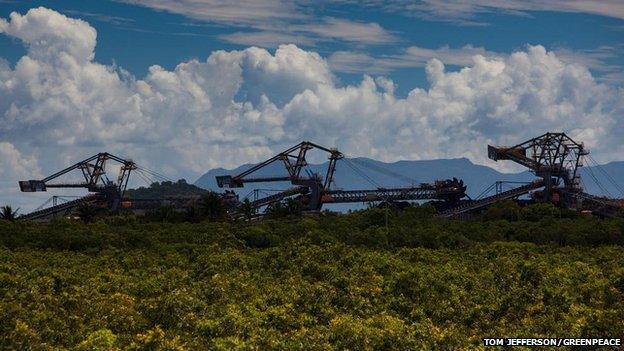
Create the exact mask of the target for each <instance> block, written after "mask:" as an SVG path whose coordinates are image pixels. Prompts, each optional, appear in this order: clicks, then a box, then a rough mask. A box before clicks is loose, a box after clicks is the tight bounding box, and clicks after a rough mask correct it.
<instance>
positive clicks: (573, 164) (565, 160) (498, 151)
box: [488, 133, 589, 201]
mask: <svg viewBox="0 0 624 351" xmlns="http://www.w3.org/2000/svg"><path fill="white" fill-rule="evenodd" d="M587 154H589V151H587V150H586V149H585V147H584V145H583V144H582V143H577V142H576V141H574V140H572V138H570V137H569V136H568V135H566V134H565V133H546V134H543V135H541V136H539V137H537V138H533V139H530V140H527V141H525V142H523V143H521V144H518V145H515V146H511V147H507V146H498V147H497V146H492V145H488V157H489V158H490V159H492V160H494V161H498V160H511V161H514V162H516V163H518V164H521V165H523V166H525V167H527V168H528V169H530V170H531V171H532V172H533V173H535V175H536V176H538V177H540V178H542V179H543V180H544V187H545V189H544V192H543V194H544V201H550V200H551V195H552V192H553V189H554V188H555V187H563V188H565V189H567V190H582V189H581V186H580V175H579V172H578V169H579V167H581V166H582V163H581V161H582V157H583V156H585V155H587Z"/></svg>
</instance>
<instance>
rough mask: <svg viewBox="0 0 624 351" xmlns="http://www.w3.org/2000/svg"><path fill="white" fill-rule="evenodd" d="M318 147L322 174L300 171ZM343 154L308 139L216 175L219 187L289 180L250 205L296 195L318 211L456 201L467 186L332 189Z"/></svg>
mask: <svg viewBox="0 0 624 351" xmlns="http://www.w3.org/2000/svg"><path fill="white" fill-rule="evenodd" d="M312 149H318V150H321V151H324V152H326V153H328V154H329V162H328V166H327V170H326V172H325V177H322V176H321V175H319V174H308V175H304V174H302V169H303V168H304V167H305V166H307V165H308V162H307V160H306V154H307V152H308V151H309V150H312ZM344 158H345V156H344V155H343V154H342V153H341V152H340V151H338V150H337V149H335V148H334V149H330V148H326V147H323V146H320V145H318V144H314V143H311V142H308V141H304V142H302V143H299V144H297V145H295V146H293V147H291V148H289V149H287V150H285V151H283V152H281V153H279V154H277V155H275V156H273V157H272V158H270V159H268V160H266V161H264V162H261V163H258V164H257V165H255V166H253V167H251V168H250V169H248V170H246V171H244V172H242V173H240V174H237V175H223V176H217V177H216V180H217V185H218V186H219V187H229V188H240V187H243V186H244V184H246V183H254V182H280V181H288V182H290V183H291V184H292V185H293V187H291V188H289V189H286V190H284V191H281V192H278V193H276V194H272V195H270V196H267V197H264V198H260V199H255V200H254V201H252V202H251V206H252V207H253V208H255V209H256V210H257V209H259V208H261V207H264V206H270V205H272V204H274V203H277V202H280V201H283V200H285V199H287V198H296V199H297V200H298V201H299V203H300V205H301V209H302V210H303V211H318V210H320V209H321V208H322V206H323V205H324V204H331V203H356V202H387V203H392V202H396V201H412V200H443V201H446V202H452V203H455V202H458V201H459V200H460V199H461V198H463V197H464V196H466V194H465V192H466V186H465V185H464V183H463V181H461V180H458V179H455V178H454V179H448V180H444V181H436V182H434V183H432V184H429V183H423V184H420V185H419V186H410V187H405V188H377V189H362V190H338V189H331V186H332V184H333V177H334V173H335V171H336V166H337V162H338V161H339V160H341V159H344ZM274 162H282V163H283V165H284V167H285V169H286V173H287V175H285V176H273V177H251V175H252V174H253V173H254V172H257V171H259V170H261V169H262V168H264V167H266V166H268V165H269V164H272V163H274ZM230 203H231V205H232V206H231V207H232V208H231V211H230V212H231V214H233V215H234V216H236V215H237V213H238V212H239V208H240V205H241V203H240V202H238V201H234V202H230Z"/></svg>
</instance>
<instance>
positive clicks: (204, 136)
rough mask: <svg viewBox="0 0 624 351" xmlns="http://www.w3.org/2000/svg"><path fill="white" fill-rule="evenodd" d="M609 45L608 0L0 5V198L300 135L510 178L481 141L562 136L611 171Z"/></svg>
mask: <svg viewBox="0 0 624 351" xmlns="http://www.w3.org/2000/svg"><path fill="white" fill-rule="evenodd" d="M623 38H624V5H622V1H621V0H587V1H574V2H572V1H564V0H550V1H537V0H524V1H520V0H504V1H502V0H471V1H459V0H455V1H434V0H426V1H405V0H390V1H378V0H365V1H351V0H334V1H320V2H319V1H309V0H298V1H285V0H230V1H225V0H177V1H173V0H118V1H104V0H98V1H84V0H83V1H58V0H57V1H13V0H0V200H3V199H7V200H5V201H0V203H2V202H10V203H14V204H15V205H16V206H22V207H24V206H26V207H31V208H32V205H33V204H34V203H35V202H38V201H39V200H40V199H37V198H36V197H35V196H34V195H33V196H32V197H28V198H26V197H24V196H23V194H20V193H19V192H18V190H17V187H16V182H17V180H21V179H29V178H30V179H32V178H35V177H42V176H44V175H47V174H51V173H52V172H54V171H56V170H59V169H60V168H62V167H63V166H67V165H70V164H72V163H73V162H76V161H78V160H81V159H84V158H86V157H88V156H90V155H92V154H95V153H97V152H102V151H107V152H111V153H113V154H117V155H120V156H123V157H128V158H132V159H134V160H135V161H137V162H138V163H139V164H141V165H143V166H145V167H147V168H150V169H153V170H156V171H158V172H160V173H164V174H166V175H168V176H169V177H171V178H186V179H189V180H191V181H193V180H195V179H197V177H199V176H200V175H202V174H203V173H205V172H206V171H207V170H209V169H211V168H216V167H226V168H233V167H236V166H238V165H240V164H244V163H252V162H258V161H261V160H263V159H266V158H267V157H270V156H272V155H273V154H275V153H276V152H279V151H281V150H283V149H286V148H288V147H289V146H291V145H294V144H296V143H298V142H300V141H301V140H310V141H314V142H316V143H318V144H321V145H326V146H328V147H338V148H339V149H340V150H341V151H343V152H344V153H346V154H347V155H350V156H364V157H371V158H375V159H378V160H382V161H398V160H401V159H415V160H420V159H435V158H455V157H467V158H469V159H470V160H472V161H473V162H475V163H478V164H483V165H488V166H491V167H496V168H498V169H499V170H503V171H509V170H510V169H504V168H501V167H505V165H503V164H502V163H493V162H491V161H490V160H488V159H487V154H486V151H485V147H486V145H488V144H499V145H501V144H508V143H515V142H520V141H522V140H526V139H528V138H530V137H534V136H536V135H541V134H542V133H544V132H546V131H564V132H567V133H569V134H570V135H571V136H572V137H573V138H575V139H577V140H579V141H582V142H585V144H586V146H587V147H588V148H589V149H590V150H591V152H592V155H593V156H594V158H595V159H597V160H598V161H599V162H609V161H614V160H622V156H621V155H622V154H624V143H622V140H624V139H623V138H624V73H623V72H622V66H624V55H622V53H623V51H624V41H623V40H622V39H623ZM315 161H316V160H315ZM318 161H320V160H318ZM43 195H45V196H49V194H43ZM43 195H42V196H43ZM32 199H35V200H32Z"/></svg>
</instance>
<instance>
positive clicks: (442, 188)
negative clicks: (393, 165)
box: [19, 133, 624, 219]
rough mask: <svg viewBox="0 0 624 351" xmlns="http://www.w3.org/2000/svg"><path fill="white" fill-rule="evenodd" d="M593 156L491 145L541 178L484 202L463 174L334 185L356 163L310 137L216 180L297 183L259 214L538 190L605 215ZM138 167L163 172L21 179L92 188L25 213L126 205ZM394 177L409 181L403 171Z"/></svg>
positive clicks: (568, 143)
mask: <svg viewBox="0 0 624 351" xmlns="http://www.w3.org/2000/svg"><path fill="white" fill-rule="evenodd" d="M312 150H319V151H322V152H324V153H325V154H327V155H328V160H329V162H328V164H327V169H326V170H325V172H324V175H321V174H317V173H312V172H310V171H309V170H307V169H306V171H305V172H304V168H306V167H307V166H308V161H307V159H306V156H308V153H309V152H310V151H312ZM588 154H589V152H588V151H587V150H586V149H585V147H584V145H583V144H582V143H578V142H576V141H574V140H573V139H572V138H570V137H569V136H568V135H566V134H565V133H545V134H543V135H541V136H539V137H536V138H532V139H530V140H527V141H525V142H523V143H520V144H517V145H514V146H492V145H488V157H489V158H490V159H492V160H494V161H500V160H510V161H514V162H516V163H518V164H520V165H522V166H524V167H527V168H528V169H529V170H530V171H532V172H533V173H534V174H535V175H536V179H535V180H533V181H532V182H529V183H528V184H527V183H524V184H523V185H521V186H517V187H515V188H512V189H510V190H507V191H502V188H501V186H500V185H499V184H498V183H497V187H496V189H497V191H496V194H495V195H492V196H489V197H485V198H480V199H477V200H470V199H468V200H466V199H465V197H466V186H465V185H464V183H463V181H462V180H459V179H457V178H451V179H446V180H438V181H435V182H433V183H421V184H419V185H411V186H408V187H395V188H383V187H379V186H378V185H376V184H375V186H376V188H374V189H358V190H342V189H334V188H332V187H333V185H334V175H335V172H336V167H337V165H338V161H340V160H343V159H344V161H345V162H347V164H348V165H349V166H350V167H352V168H353V167H354V165H353V164H351V163H350V161H349V159H348V158H346V157H345V155H344V154H343V153H341V152H340V151H338V150H337V149H335V148H326V147H323V146H320V145H318V144H315V143H312V142H309V141H304V142H301V143H299V144H297V145H295V146H293V147H291V148H289V149H287V150H284V151H283V152H280V153H279V154H277V155H275V156H273V157H271V158H270V159H268V160H266V161H264V162H261V163H258V164H256V165H254V166H252V167H251V168H249V169H248V170H246V171H244V172H242V173H240V174H236V175H220V176H217V177H216V181H217V185H218V186H219V187H220V188H224V187H227V188H241V187H244V186H245V184H249V183H264V182H289V183H290V187H289V188H287V189H283V190H279V191H278V192H277V193H274V194H272V195H268V196H265V197H262V198H258V197H257V196H256V198H255V199H254V200H253V201H250V202H249V203H247V204H246V205H245V206H246V208H248V207H249V205H251V207H252V208H253V209H254V210H255V211H257V210H259V209H261V208H268V207H270V206H273V205H275V204H277V203H279V202H282V201H285V200H286V199H292V200H295V201H297V203H298V204H299V205H300V208H301V210H303V211H307V212H316V211H319V210H321V208H322V207H323V205H324V204H337V203H358V202H369V203H370V202H377V203H380V202H381V203H386V204H388V203H393V202H405V201H415V200H435V201H437V203H438V204H440V206H439V208H440V209H441V211H440V212H439V213H438V216H439V217H458V216H462V215H463V214H467V213H470V212H475V211H479V210H482V209H483V208H486V207H487V206H490V205H491V204H493V203H495V202H496V201H500V200H504V199H517V198H518V197H520V196H523V195H526V194H531V195H532V197H533V199H534V200H535V201H541V202H552V203H555V204H556V205H558V206H561V207H564V208H573V209H577V210H589V211H592V212H594V213H597V214H600V215H604V216H608V215H613V214H614V213H616V212H620V211H622V208H623V207H624V206H623V205H622V204H623V203H624V202H622V201H616V200H612V199H607V198H602V197H598V196H594V195H590V194H587V193H585V192H584V191H583V189H582V187H581V184H582V183H581V179H580V174H579V169H580V167H581V166H582V159H583V157H584V156H586V155H588ZM109 160H110V161H114V162H117V163H119V164H121V167H120V170H119V174H118V176H117V179H116V181H111V180H109V179H108V178H107V176H106V164H107V161H109ZM273 163H281V164H282V166H283V167H284V169H285V171H286V175H283V176H254V175H255V174H257V172H259V171H260V170H261V169H263V168H265V167H267V166H269V165H271V164H273ZM134 170H137V171H136V172H138V174H139V175H142V174H143V173H142V171H148V172H149V173H151V174H155V175H159V174H158V173H157V172H153V171H149V170H146V169H144V168H141V167H138V166H137V165H136V164H135V163H134V162H133V161H131V160H126V159H123V158H121V157H117V156H115V155H112V154H109V153H99V154H96V155H93V156H91V157H89V158H87V159H84V160H82V161H80V162H77V163H75V164H74V165H72V166H70V167H67V168H65V169H63V170H61V171H59V172H56V173H54V174H52V175H50V176H48V177H46V178H43V179H40V180H27V181H20V182H19V186H20V189H21V191H23V192H39V191H46V190H47V189H48V188H84V189H87V190H88V191H89V192H91V194H89V195H87V196H84V197H82V198H78V199H75V200H71V201H67V202H64V203H61V204H56V203H55V204H54V205H53V206H52V207H49V208H45V209H37V210H35V211H34V212H32V213H30V214H27V215H25V216H23V218H27V219H40V218H49V217H52V216H55V215H58V214H68V213H71V212H72V211H74V210H75V209H76V208H77V207H78V206H79V205H81V204H84V203H91V204H95V205H98V206H100V207H105V208H108V209H111V210H116V209H118V208H120V206H121V205H122V199H123V196H124V193H125V190H126V188H127V186H128V180H129V178H130V174H131V172H133V171H134ZM354 170H355V171H357V173H360V175H362V176H363V177H365V178H368V176H367V175H366V174H365V173H363V172H361V171H360V170H358V169H356V168H354ZM75 171H79V172H80V174H81V176H82V179H83V181H80V182H75V183H69V182H60V183H56V182H54V180H59V178H61V177H62V176H63V175H65V174H68V173H70V172H75ZM394 175H395V176H400V177H402V178H408V177H407V176H406V175H404V174H394ZM369 181H370V179H369ZM256 195H257V192H256ZM222 198H223V202H224V203H226V204H227V205H228V206H230V211H229V212H230V214H232V215H233V216H234V217H237V216H238V217H240V215H241V211H243V208H242V205H243V203H241V202H240V201H239V199H238V195H237V194H236V193H235V192H234V191H229V190H226V191H225V193H224V194H223V196H222ZM169 201H170V202H171V201H173V202H172V203H175V204H176V205H177V207H180V208H182V207H184V206H186V204H187V203H189V201H188V199H182V198H180V199H169ZM136 205H137V206H138V207H137V208H139V207H141V206H143V207H145V208H151V207H155V206H159V205H162V202H161V201H160V200H158V199H152V200H141V201H137V204H136ZM139 205H140V206H139ZM124 206H125V203H124ZM133 206H134V205H133ZM150 206H151V207H150ZM124 208H125V207H124Z"/></svg>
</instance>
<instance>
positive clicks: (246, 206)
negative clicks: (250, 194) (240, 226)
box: [240, 199, 256, 221]
mask: <svg viewBox="0 0 624 351" xmlns="http://www.w3.org/2000/svg"><path fill="white" fill-rule="evenodd" d="M240 209H241V212H242V213H243V215H244V216H245V218H246V219H247V220H248V221H249V220H251V217H253V215H254V214H256V208H255V207H253V205H252V204H251V201H249V199H245V200H244V201H243V203H242V204H241V207H240Z"/></svg>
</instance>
